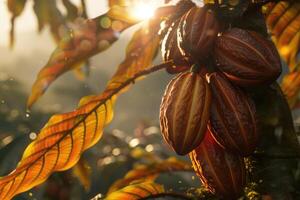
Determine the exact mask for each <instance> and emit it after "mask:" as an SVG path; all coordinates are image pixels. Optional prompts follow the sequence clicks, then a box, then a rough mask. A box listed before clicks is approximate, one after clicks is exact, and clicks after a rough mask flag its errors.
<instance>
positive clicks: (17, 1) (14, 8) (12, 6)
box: [7, 0, 27, 47]
mask: <svg viewBox="0 0 300 200" xmlns="http://www.w3.org/2000/svg"><path fill="white" fill-rule="evenodd" d="M26 1H27V0H7V7H8V10H9V11H10V13H11V15H12V16H11V20H10V21H11V28H10V47H13V45H14V41H15V20H16V18H17V17H18V16H20V15H21V13H22V12H23V10H24V8H25V4H26Z"/></svg>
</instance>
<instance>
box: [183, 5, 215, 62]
mask: <svg viewBox="0 0 300 200" xmlns="http://www.w3.org/2000/svg"><path fill="white" fill-rule="evenodd" d="M219 27H220V26H219V23H218V21H217V19H216V17H215V14H214V12H213V11H212V10H209V9H208V8H207V7H201V8H199V7H193V8H192V9H190V10H189V12H187V13H186V14H185V15H184V16H182V17H181V20H180V22H179V28H178V30H177V36H178V37H177V38H178V39H177V40H178V47H179V49H180V52H181V53H182V55H183V56H185V57H192V58H193V59H194V61H200V62H201V61H204V60H205V59H206V58H207V57H208V56H209V54H210V51H211V50H212V48H213V46H214V45H213V44H214V41H215V39H216V37H217V34H218V32H219V29H220V28H219Z"/></svg>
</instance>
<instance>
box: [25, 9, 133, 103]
mask: <svg viewBox="0 0 300 200" xmlns="http://www.w3.org/2000/svg"><path fill="white" fill-rule="evenodd" d="M127 14H128V12H127V11H126V9H125V8H121V7H117V6H115V7H113V8H112V9H111V10H110V11H109V12H108V13H106V14H104V15H102V16H100V17H97V18H94V19H91V20H82V21H80V20H79V21H77V24H72V25H70V28H71V29H72V31H70V33H69V34H67V35H66V36H65V37H64V38H63V39H62V40H61V41H60V43H59V44H58V47H57V48H56V50H55V51H54V52H53V53H52V55H51V57H50V60H49V61H48V63H47V64H46V65H45V66H44V67H43V68H42V70H41V71H40V72H39V74H38V76H37V79H36V81H35V83H34V84H33V86H32V92H31V95H30V97H29V98H28V101H27V106H28V107H31V106H32V104H33V103H35V102H36V101H37V99H38V98H39V97H40V96H41V95H43V93H44V92H45V91H46V89H47V88H48V87H49V85H50V84H51V83H52V82H53V81H54V80H55V79H56V78H57V77H59V76H60V75H61V74H63V73H64V72H66V71H69V70H71V69H73V68H74V67H76V64H78V63H81V62H82V61H84V60H86V59H87V58H89V57H91V56H93V55H95V54H97V53H99V52H101V51H104V50H106V49H107V48H108V47H109V46H110V45H111V44H112V43H113V42H115V41H116V40H117V39H118V34H119V33H120V32H122V31H123V30H124V29H126V28H128V27H129V26H130V25H132V24H134V23H135V22H134V21H133V19H131V18H130V17H128V16H127ZM115 16H117V17H115ZM126 16H127V17H126ZM99 25H100V27H99Z"/></svg>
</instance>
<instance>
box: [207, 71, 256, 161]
mask: <svg viewBox="0 0 300 200" xmlns="http://www.w3.org/2000/svg"><path fill="white" fill-rule="evenodd" d="M208 79H209V80H208V81H209V85H210V87H211V91H212V105H211V114H210V123H209V128H210V130H211V132H212V134H213V136H214V138H215V139H216V141H217V142H218V143H219V144H220V145H221V146H223V147H224V148H225V149H227V150H231V151H234V152H235V153H238V154H240V155H242V156H247V155H250V154H251V153H252V152H253V151H254V150H255V147H256V145H257V141H258V131H257V119H256V109H255V105H254V102H253V100H252V99H251V98H250V97H249V96H248V95H247V94H246V93H245V92H244V91H243V90H242V89H241V88H238V87H236V86H234V85H233V84H232V83H230V82H229V81H228V80H227V79H226V77H225V76H224V75H223V74H222V73H220V72H219V73H218V72H215V73H212V74H210V75H209V77H208Z"/></svg>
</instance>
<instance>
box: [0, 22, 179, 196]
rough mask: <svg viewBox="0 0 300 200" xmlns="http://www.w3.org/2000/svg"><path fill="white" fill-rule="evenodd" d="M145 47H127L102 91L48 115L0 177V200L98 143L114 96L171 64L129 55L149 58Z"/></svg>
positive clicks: (73, 161)
mask: <svg viewBox="0 0 300 200" xmlns="http://www.w3.org/2000/svg"><path fill="white" fill-rule="evenodd" d="M156 25H157V26H159V23H158V22H157V23H156ZM157 29H159V28H157ZM154 30H155V29H150V30H149V32H146V35H143V34H141V35H140V36H143V37H149V36H153V35H156V34H157V33H155V34H154V33H151V32H152V31H154ZM141 33H145V32H143V31H142V32H141ZM137 38H138V37H137ZM138 39H139V38H138ZM139 42H140V41H139V40H136V41H134V42H133V41H132V43H131V45H129V46H130V47H133V46H138V45H137V44H135V43H139ZM149 42H150V41H149ZM147 48H148V47H147V46H143V47H140V48H138V49H132V48H128V49H127V56H126V58H125V61H124V62H123V63H122V64H121V65H120V66H119V69H118V71H117V72H116V74H115V75H114V76H113V78H112V80H111V81H110V82H109V84H108V85H107V87H106V89H105V90H104V92H103V93H102V94H100V95H97V96H87V97H84V98H82V99H81V100H80V102H79V107H78V108H77V109H76V110H75V111H73V112H69V113H64V114H57V115H54V116H52V117H51V118H50V120H49V121H48V123H47V124H46V125H45V126H44V128H42V130H41V131H40V133H39V134H38V136H37V139H36V140H35V141H33V142H32V143H31V144H29V145H28V146H27V148H26V149H25V151H24V154H23V156H22V159H21V161H20V162H19V164H18V166H17V167H16V169H15V170H14V171H12V172H11V173H10V174H9V175H7V176H4V177H1V178H0V199H1V200H7V199H11V198H12V197H14V196H15V195H16V194H19V193H21V192H24V191H27V190H29V189H31V188H33V187H34V186H36V185H38V184H40V183H42V182H44V181H45V180H46V179H47V178H48V177H49V176H50V174H51V173H53V172H55V171H63V170H67V169H69V168H71V167H72V166H74V165H75V164H76V163H77V162H78V160H79V158H80V156H81V154H82V152H83V151H85V150H86V149H88V148H90V147H91V146H93V145H94V144H95V143H96V142H98V140H99V139H100V138H101V136H102V132H103V128H104V125H106V124H108V123H109V122H110V121H111V120H112V117H113V110H112V107H113V104H114V101H115V98H116V95H117V94H119V93H121V92H122V91H124V88H126V87H128V86H129V85H130V84H132V83H133V82H135V81H136V80H137V79H139V78H141V77H142V76H145V75H147V74H149V73H152V72H154V71H157V70H160V69H164V68H166V67H170V66H172V65H173V63H172V62H167V63H163V64H161V65H157V66H153V67H150V66H143V65H144V64H145V65H146V64H149V63H148V62H145V61H143V62H138V63H137V62H136V61H134V59H138V58H139V59H140V57H136V56H133V55H132V54H131V53H139V55H141V56H145V57H147V58H149V55H147V54H144V55H143V53H142V50H143V49H147ZM129 50H131V51H132V52H130V51H129ZM145 52H146V53H147V52H148V51H145ZM145 52H144V53H145ZM151 52H152V51H150V53H151ZM130 54H131V55H130ZM128 55H130V56H128ZM151 55H153V54H152V53H151ZM127 59H130V60H129V61H128V60H127ZM125 63H127V64H126V65H125ZM136 64H139V65H138V66H137V65H136ZM121 72H122V73H121Z"/></svg>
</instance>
